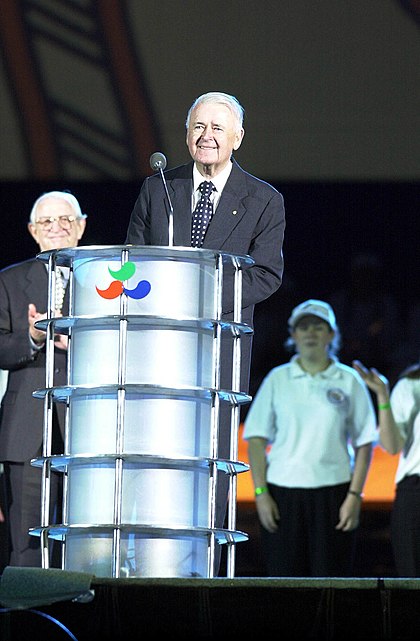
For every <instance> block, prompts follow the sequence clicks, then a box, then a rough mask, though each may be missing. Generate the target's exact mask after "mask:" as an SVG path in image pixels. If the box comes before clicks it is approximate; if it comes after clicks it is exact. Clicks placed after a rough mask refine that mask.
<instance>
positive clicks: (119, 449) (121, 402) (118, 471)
mask: <svg viewBox="0 0 420 641" xmlns="http://www.w3.org/2000/svg"><path fill="white" fill-rule="evenodd" d="M127 260H128V251H127V250H123V251H122V253H121V264H122V265H124V263H125V262H127ZM127 311H128V300H127V296H125V295H122V296H121V297H120V321H119V347H118V392H117V425H116V438H115V454H116V459H115V486H114V526H116V527H114V531H113V546H112V547H113V561H112V566H113V567H112V575H113V577H114V578H119V577H120V574H121V514H122V485H123V458H122V456H121V455H122V453H123V449H124V415H125V383H126V365H127V332H128V321H127V318H126V316H127Z"/></svg>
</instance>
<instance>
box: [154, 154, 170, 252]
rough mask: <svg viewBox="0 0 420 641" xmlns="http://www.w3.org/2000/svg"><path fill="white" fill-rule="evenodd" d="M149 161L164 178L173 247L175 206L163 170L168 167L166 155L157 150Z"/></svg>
mask: <svg viewBox="0 0 420 641" xmlns="http://www.w3.org/2000/svg"><path fill="white" fill-rule="evenodd" d="M149 163H150V167H151V168H152V169H153V171H158V172H159V173H160V177H161V178H162V182H163V187H164V189H165V193H166V198H167V199H168V203H169V225H168V236H169V241H168V245H169V247H173V244H174V208H173V207H172V202H171V199H170V197H169V192H168V187H167V185H166V180H165V175H164V173H163V170H164V169H165V167H166V157H165V156H164V154H162V153H161V152H160V151H155V153H154V154H152V155H151V156H150V160H149Z"/></svg>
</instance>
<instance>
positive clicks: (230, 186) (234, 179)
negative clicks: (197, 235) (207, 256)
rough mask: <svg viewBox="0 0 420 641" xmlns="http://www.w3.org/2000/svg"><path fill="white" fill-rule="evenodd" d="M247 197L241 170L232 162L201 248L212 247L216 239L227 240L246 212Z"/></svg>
mask: <svg viewBox="0 0 420 641" xmlns="http://www.w3.org/2000/svg"><path fill="white" fill-rule="evenodd" d="M247 196H248V191H247V188H246V183H245V180H244V176H243V172H242V169H241V168H240V167H239V165H238V164H237V163H236V162H234V163H233V167H232V171H231V174H230V176H229V178H228V181H227V183H226V185H225V187H224V189H223V192H222V195H221V198H220V201H219V204H218V206H217V209H216V211H215V213H214V215H213V218H212V219H211V222H210V225H209V227H208V229H207V233H206V236H205V239H204V243H203V247H212V246H214V245H213V242H214V241H215V240H216V239H217V240H218V241H219V244H220V239H221V238H227V237H228V236H229V235H230V234H231V232H232V230H233V229H234V228H235V227H236V225H238V223H239V222H240V220H241V219H242V217H243V216H244V214H245V212H246V206H245V202H244V201H245V199H246V197H247Z"/></svg>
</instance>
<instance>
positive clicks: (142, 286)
mask: <svg viewBox="0 0 420 641" xmlns="http://www.w3.org/2000/svg"><path fill="white" fill-rule="evenodd" d="M108 271H109V273H110V275H111V276H112V278H114V280H113V281H112V283H111V284H110V285H109V287H107V289H98V288H97V287H96V286H95V288H96V291H97V292H98V294H99V296H101V298H106V299H108V300H113V299H114V298H117V297H118V296H121V294H125V295H126V296H128V297H129V298H134V299H135V300H140V299H141V298H145V297H146V296H147V295H148V294H149V292H150V290H151V288H152V286H151V284H150V283H149V281H148V280H140V281H139V282H138V283H137V285H136V287H135V288H134V289H127V288H126V287H124V285H123V281H125V280H128V279H129V278H131V277H132V276H134V274H135V272H136V264H135V263H133V262H132V261H130V260H128V261H127V262H126V263H124V265H123V266H122V267H121V269H118V270H113V269H111V268H110V267H108Z"/></svg>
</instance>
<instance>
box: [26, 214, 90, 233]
mask: <svg viewBox="0 0 420 641" xmlns="http://www.w3.org/2000/svg"><path fill="white" fill-rule="evenodd" d="M78 218H80V216H57V217H55V216H50V218H39V219H38V220H36V221H35V223H36V224H37V225H39V226H40V227H41V228H42V229H43V230H44V231H48V230H49V229H51V227H52V226H53V224H54V223H58V224H59V225H60V227H61V229H70V227H71V226H72V223H74V221H75V220H77V219H78Z"/></svg>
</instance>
